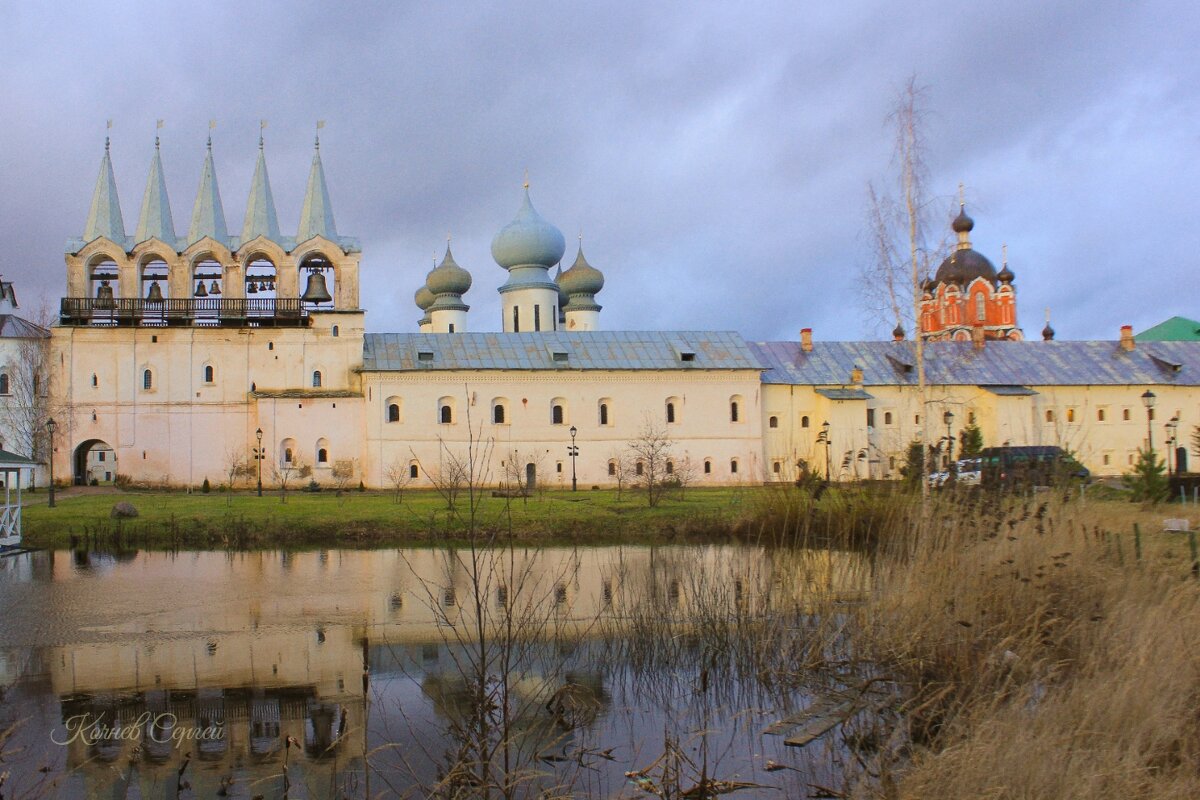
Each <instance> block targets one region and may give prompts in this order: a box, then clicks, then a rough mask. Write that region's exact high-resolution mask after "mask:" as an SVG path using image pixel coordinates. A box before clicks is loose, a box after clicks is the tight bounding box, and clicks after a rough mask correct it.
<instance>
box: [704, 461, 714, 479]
mask: <svg viewBox="0 0 1200 800" xmlns="http://www.w3.org/2000/svg"><path fill="white" fill-rule="evenodd" d="M704 474H705V475H712V459H710V458H706V459H704Z"/></svg>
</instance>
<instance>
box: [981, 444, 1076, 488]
mask: <svg viewBox="0 0 1200 800" xmlns="http://www.w3.org/2000/svg"><path fill="white" fill-rule="evenodd" d="M980 461H981V470H980V478H981V480H980V483H982V485H984V486H988V487H995V488H1004V487H1012V486H1053V485H1055V484H1058V483H1061V482H1063V481H1066V480H1072V479H1074V480H1084V481H1086V480H1088V478H1089V477H1091V474H1090V473H1089V472H1088V470H1087V468H1086V467H1084V466H1083V465H1082V464H1080V463H1079V462H1078V461H1076V460H1075V459H1073V458H1071V457H1070V456H1069V455H1067V453H1066V452H1065V451H1064V450H1063V449H1062V448H1061V447H1055V446H1053V445H1036V446H1026V447H985V448H984V449H983V452H982V453H980Z"/></svg>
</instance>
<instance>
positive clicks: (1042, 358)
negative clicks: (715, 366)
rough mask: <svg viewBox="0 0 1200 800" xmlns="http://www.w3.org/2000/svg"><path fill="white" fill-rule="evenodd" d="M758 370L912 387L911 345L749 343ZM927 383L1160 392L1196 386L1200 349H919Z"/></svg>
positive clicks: (770, 376)
mask: <svg viewBox="0 0 1200 800" xmlns="http://www.w3.org/2000/svg"><path fill="white" fill-rule="evenodd" d="M749 344H750V348H751V350H752V351H753V352H754V354H755V355H756V356H757V358H758V360H759V361H760V362H761V363H762V364H763V366H764V368H765V369H766V372H764V374H763V382H764V383H782V384H795V385H811V386H831V385H833V386H836V385H845V384H849V383H850V382H851V379H850V373H851V371H852V370H853V369H854V367H855V366H858V367H860V368H862V370H863V380H862V383H863V385H864V386H890V385H897V384H908V385H915V384H916V382H917V370H916V356H915V353H914V351H915V349H916V348H915V345H914V343H913V342H912V341H901V342H813V348H812V352H809V353H805V352H803V351H802V350H801V348H800V343H799V342H750V343H749ZM925 357H926V358H925V368H926V375H927V380H928V382H929V383H931V384H935V385H959V386H962V385H977V386H984V387H989V388H990V387H1025V386H1031V385H1032V386H1047V385H1058V386H1087V385H1112V386H1118V385H1144V384H1161V385H1176V386H1200V342H1138V343H1137V347H1136V348H1135V349H1134V350H1132V351H1126V350H1122V349H1121V347H1120V346H1119V344H1118V343H1117V342H1115V341H1091V342H1070V341H1053V342H1044V341H1043V342H996V341H989V342H987V343H986V345H985V346H984V348H983V349H982V350H976V349H975V348H974V346H973V344H972V343H971V342H929V343H927V344H926V345H925Z"/></svg>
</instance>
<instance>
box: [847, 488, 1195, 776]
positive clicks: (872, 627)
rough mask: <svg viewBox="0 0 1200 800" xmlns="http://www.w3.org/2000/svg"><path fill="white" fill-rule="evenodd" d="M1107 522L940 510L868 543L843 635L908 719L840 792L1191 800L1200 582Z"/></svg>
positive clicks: (1042, 510)
mask: <svg viewBox="0 0 1200 800" xmlns="http://www.w3.org/2000/svg"><path fill="white" fill-rule="evenodd" d="M1113 509H1114V506H1112V505H1110V504H1097V505H1091V506H1086V505H1081V504H1079V503H1078V502H1074V501H1064V500H1063V499H1062V498H1057V499H1050V500H1046V501H1044V502H1043V501H1042V500H1040V499H1039V500H1037V501H1034V502H1028V501H1026V502H1024V503H1021V502H1010V503H999V504H994V503H983V502H980V501H979V500H978V499H963V498H955V497H953V496H951V497H948V498H946V499H944V500H943V501H941V502H940V504H938V505H935V506H934V507H933V508H931V509H930V510H929V512H928V514H927V515H925V516H922V515H921V514H920V512H917V513H915V514H914V515H913V516H911V517H910V518H909V519H907V520H906V521H904V522H903V523H901V524H898V525H896V526H895V527H894V528H893V530H892V531H891V535H890V536H888V537H886V538H884V539H881V541H880V545H879V549H878V551H877V558H876V569H875V575H874V585H873V587H872V591H871V592H870V595H869V597H868V598H867V599H866V601H865V602H864V603H863V604H862V605H861V606H860V607H859V608H858V611H857V614H856V616H855V620H854V623H853V624H852V625H851V626H850V627H849V629H848V635H849V638H850V640H851V641H852V642H853V643H854V647H855V649H856V651H857V653H858V655H859V657H861V658H864V659H866V660H867V661H868V662H870V663H871V664H872V665H873V667H874V668H875V669H878V670H879V671H880V673H881V674H884V675H887V676H888V677H890V678H892V679H894V680H896V681H897V683H898V684H899V685H900V686H901V687H903V693H904V694H903V696H904V700H903V703H902V705H901V708H900V711H901V714H900V719H902V720H903V721H904V722H903V724H902V726H901V729H900V730H898V731H895V732H893V734H892V736H891V738H890V741H889V742H888V743H887V744H886V745H884V746H883V747H881V748H879V749H873V750H872V752H871V753H870V754H865V753H859V754H858V755H859V758H858V759H857V761H856V763H857V764H859V765H860V766H861V767H862V768H863V771H862V772H861V773H860V774H859V775H858V776H857V780H856V781H855V782H854V784H855V785H854V791H853V794H855V795H857V796H867V797H886V798H910V797H911V798H930V797H937V798H1089V800H1094V799H1095V798H1105V797H1113V798H1122V799H1123V800H1127V799H1128V798H1196V797H1200V581H1197V580H1196V579H1195V578H1194V577H1193V576H1192V574H1191V558H1190V555H1189V554H1188V545H1187V541H1186V538H1182V537H1178V536H1176V537H1175V538H1173V539H1171V538H1168V537H1170V536H1171V535H1170V534H1163V533H1158V532H1157V531H1152V530H1150V526H1149V525H1146V524H1145V523H1147V522H1148V521H1149V520H1152V519H1157V518H1160V517H1161V516H1162V515H1161V514H1159V515H1158V516H1157V517H1154V516H1149V517H1147V516H1145V515H1143V518H1142V522H1143V527H1144V528H1145V530H1146V535H1145V537H1144V541H1143V551H1144V557H1143V559H1142V560H1140V561H1139V560H1138V559H1137V558H1136V556H1135V547H1134V541H1133V534H1132V531H1131V522H1130V520H1129V518H1128V517H1127V516H1125V512H1119V513H1118V515H1117V516H1119V517H1123V518H1122V519H1116V520H1115V519H1114V513H1113ZM1114 522H1116V523H1118V524H1114ZM1159 522H1160V523H1161V519H1159Z"/></svg>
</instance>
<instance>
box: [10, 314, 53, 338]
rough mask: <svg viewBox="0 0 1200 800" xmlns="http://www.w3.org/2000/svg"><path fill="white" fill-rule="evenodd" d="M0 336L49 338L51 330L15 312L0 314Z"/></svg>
mask: <svg viewBox="0 0 1200 800" xmlns="http://www.w3.org/2000/svg"><path fill="white" fill-rule="evenodd" d="M0 338H3V339H48V338H50V331H48V330H46V329H45V328H43V327H42V326H41V325H34V324H33V323H32V322H30V321H29V320H27V319H21V318H20V317H18V316H17V315H15V314H0Z"/></svg>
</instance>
